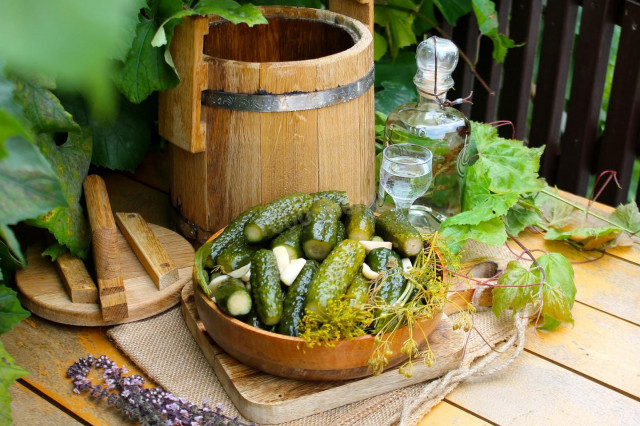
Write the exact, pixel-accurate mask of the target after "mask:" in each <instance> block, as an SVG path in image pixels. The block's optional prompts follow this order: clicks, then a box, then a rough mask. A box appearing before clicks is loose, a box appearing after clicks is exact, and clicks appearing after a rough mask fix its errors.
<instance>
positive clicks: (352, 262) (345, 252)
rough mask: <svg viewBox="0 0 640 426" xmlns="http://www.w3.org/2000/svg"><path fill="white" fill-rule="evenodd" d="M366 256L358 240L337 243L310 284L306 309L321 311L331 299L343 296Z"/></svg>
mask: <svg viewBox="0 0 640 426" xmlns="http://www.w3.org/2000/svg"><path fill="white" fill-rule="evenodd" d="M364 256H365V252H364V247H362V244H360V243H359V242H358V241H354V240H349V239H346V240H344V241H342V242H341V243H340V244H338V245H336V247H335V248H334V249H333V250H332V251H331V253H329V256H327V258H326V259H325V260H324V262H322V264H321V265H320V269H319V270H318V272H317V273H316V275H315V276H314V277H313V280H311V283H310V284H309V292H308V293H307V300H306V309H309V310H311V311H315V312H320V311H321V310H322V309H324V308H325V307H326V306H327V304H328V303H329V301H331V300H335V299H339V298H340V297H342V295H343V294H344V293H345V291H346V290H347V288H348V287H349V284H351V281H352V280H353V277H354V276H355V275H356V274H357V273H358V272H359V271H360V267H361V266H362V263H363V262H364Z"/></svg>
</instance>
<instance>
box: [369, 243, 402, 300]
mask: <svg viewBox="0 0 640 426" xmlns="http://www.w3.org/2000/svg"><path fill="white" fill-rule="evenodd" d="M365 261H366V262H367V265H369V266H370V267H371V268H372V269H373V270H374V271H377V272H380V273H383V276H382V278H381V279H380V280H381V281H380V282H381V285H380V289H379V290H378V292H377V294H376V296H377V297H381V298H382V299H383V300H384V301H385V302H386V303H387V304H389V305H390V304H392V303H394V302H395V301H397V300H398V299H399V298H400V296H401V295H402V291H403V290H404V287H405V285H406V279H405V278H404V275H402V260H401V259H400V256H399V255H398V253H396V252H395V251H393V250H389V249H387V248H377V249H375V250H371V252H370V253H369V254H368V255H367V258H366V260H365Z"/></svg>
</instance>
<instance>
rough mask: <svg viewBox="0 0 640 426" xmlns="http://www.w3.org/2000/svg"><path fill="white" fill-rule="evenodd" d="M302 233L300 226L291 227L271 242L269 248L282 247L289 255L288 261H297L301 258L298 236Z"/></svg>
mask: <svg viewBox="0 0 640 426" xmlns="http://www.w3.org/2000/svg"><path fill="white" fill-rule="evenodd" d="M301 233H302V224H300V225H296V226H292V227H291V228H289V229H287V230H286V231H284V232H282V233H281V234H280V235H278V236H277V237H275V238H274V239H273V240H271V248H274V247H277V246H284V247H286V248H287V252H288V253H289V259H291V260H293V259H297V258H299V257H302V246H301V245H300V234H301Z"/></svg>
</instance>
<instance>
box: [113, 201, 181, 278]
mask: <svg viewBox="0 0 640 426" xmlns="http://www.w3.org/2000/svg"><path fill="white" fill-rule="evenodd" d="M116 222H117V223H118V227H119V228H120V231H121V232H122V235H124V237H125V238H126V239H127V242H128V243H129V245H130V246H131V248H132V249H133V251H134V253H135V254H136V256H137V257H138V260H139V261H140V263H142V266H144V269H145V270H146V271H147V273H148V274H149V276H150V277H151V279H152V280H153V282H154V283H155V284H156V287H158V290H162V289H164V288H166V287H168V286H169V285H171V284H173V283H174V282H176V281H178V267H177V266H176V264H175V262H174V261H173V260H172V259H171V257H170V256H169V254H168V253H167V251H166V250H165V249H164V247H162V246H161V245H160V242H159V241H158V239H157V238H156V236H155V234H154V233H153V231H152V230H151V227H150V226H149V225H148V224H147V222H145V220H144V219H143V218H142V216H140V215H139V214H138V213H116Z"/></svg>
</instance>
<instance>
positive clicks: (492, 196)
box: [452, 165, 520, 225]
mask: <svg viewBox="0 0 640 426" xmlns="http://www.w3.org/2000/svg"><path fill="white" fill-rule="evenodd" d="M465 178H466V185H465V188H464V199H463V210H464V212H463V213H461V214H460V215H456V216H454V218H456V217H458V216H462V215H463V214H464V215H466V216H465V218H464V220H465V222H461V221H460V219H457V220H456V221H455V222H452V223H457V224H460V225H462V224H465V225H475V224H477V223H480V222H482V221H484V220H486V219H490V218H493V217H497V216H503V215H505V214H507V211H508V210H509V209H510V208H511V207H512V206H514V205H515V204H516V202H517V201H518V198H519V196H520V194H518V193H517V192H504V193H495V192H492V191H491V190H490V189H489V188H490V186H491V178H490V177H489V176H488V175H486V174H482V173H479V172H478V168H477V167H476V165H473V166H470V167H468V168H467V174H466V177H465Z"/></svg>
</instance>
